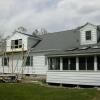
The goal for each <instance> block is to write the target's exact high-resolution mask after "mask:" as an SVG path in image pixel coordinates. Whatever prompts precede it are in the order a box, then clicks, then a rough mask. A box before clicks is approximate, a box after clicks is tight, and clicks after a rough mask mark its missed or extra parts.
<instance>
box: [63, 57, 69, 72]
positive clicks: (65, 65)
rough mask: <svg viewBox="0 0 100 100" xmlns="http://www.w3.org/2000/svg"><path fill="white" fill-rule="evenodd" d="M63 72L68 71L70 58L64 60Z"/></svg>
mask: <svg viewBox="0 0 100 100" xmlns="http://www.w3.org/2000/svg"><path fill="white" fill-rule="evenodd" d="M63 70H68V58H66V57H64V58H63Z"/></svg>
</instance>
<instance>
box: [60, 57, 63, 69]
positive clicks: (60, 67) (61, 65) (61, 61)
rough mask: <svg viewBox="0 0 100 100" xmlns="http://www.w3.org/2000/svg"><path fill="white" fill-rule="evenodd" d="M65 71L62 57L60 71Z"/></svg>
mask: <svg viewBox="0 0 100 100" xmlns="http://www.w3.org/2000/svg"><path fill="white" fill-rule="evenodd" d="M62 70H63V59H62V57H60V71H62Z"/></svg>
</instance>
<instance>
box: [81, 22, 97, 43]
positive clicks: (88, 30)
mask: <svg viewBox="0 0 100 100" xmlns="http://www.w3.org/2000/svg"><path fill="white" fill-rule="evenodd" d="M98 40H99V32H98V30H97V26H96V25H93V24H90V23H86V24H85V25H83V26H82V27H80V45H89V44H96V43H97V42H98Z"/></svg>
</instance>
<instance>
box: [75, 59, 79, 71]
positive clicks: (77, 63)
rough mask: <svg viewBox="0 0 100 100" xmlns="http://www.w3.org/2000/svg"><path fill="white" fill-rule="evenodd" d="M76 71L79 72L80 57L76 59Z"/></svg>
mask: <svg viewBox="0 0 100 100" xmlns="http://www.w3.org/2000/svg"><path fill="white" fill-rule="evenodd" d="M76 71H79V57H76Z"/></svg>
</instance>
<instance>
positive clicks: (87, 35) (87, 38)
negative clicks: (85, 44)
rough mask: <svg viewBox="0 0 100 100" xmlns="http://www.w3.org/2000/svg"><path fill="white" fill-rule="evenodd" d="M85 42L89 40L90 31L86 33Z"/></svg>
mask: <svg viewBox="0 0 100 100" xmlns="http://www.w3.org/2000/svg"><path fill="white" fill-rule="evenodd" d="M86 40H91V31H86Z"/></svg>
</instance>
